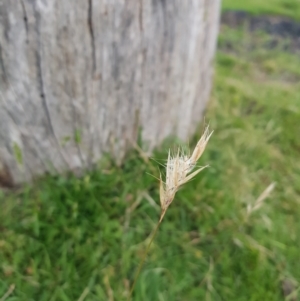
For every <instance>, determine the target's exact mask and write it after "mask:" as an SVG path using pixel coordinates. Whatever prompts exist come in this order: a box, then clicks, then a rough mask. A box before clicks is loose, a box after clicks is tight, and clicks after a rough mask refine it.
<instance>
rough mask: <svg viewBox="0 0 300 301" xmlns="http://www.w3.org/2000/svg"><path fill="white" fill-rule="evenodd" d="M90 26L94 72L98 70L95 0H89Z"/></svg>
mask: <svg viewBox="0 0 300 301" xmlns="http://www.w3.org/2000/svg"><path fill="white" fill-rule="evenodd" d="M88 3H89V4H88V26H89V32H90V37H91V46H92V60H93V74H94V73H95V71H96V49H95V36H94V27H93V0H88Z"/></svg>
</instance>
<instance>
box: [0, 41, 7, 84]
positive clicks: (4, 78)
mask: <svg viewBox="0 0 300 301" xmlns="http://www.w3.org/2000/svg"><path fill="white" fill-rule="evenodd" d="M0 68H1V70H2V76H1V77H2V78H1V79H2V81H3V82H4V83H5V84H7V80H8V78H7V74H6V69H5V65H4V59H3V55H2V46H1V44H0Z"/></svg>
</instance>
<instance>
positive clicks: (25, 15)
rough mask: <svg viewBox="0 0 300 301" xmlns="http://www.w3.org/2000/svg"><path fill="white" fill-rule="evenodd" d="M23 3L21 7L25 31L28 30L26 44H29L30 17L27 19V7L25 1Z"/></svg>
mask: <svg viewBox="0 0 300 301" xmlns="http://www.w3.org/2000/svg"><path fill="white" fill-rule="evenodd" d="M20 2H21V6H22V10H23V16H24V17H23V20H24V23H25V30H26V44H28V17H27V12H26V7H25V3H24V0H20Z"/></svg>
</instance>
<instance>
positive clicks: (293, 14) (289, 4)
mask: <svg viewBox="0 0 300 301" xmlns="http://www.w3.org/2000/svg"><path fill="white" fill-rule="evenodd" d="M222 8H223V10H225V11H226V10H242V11H247V12H249V13H252V14H255V15H262V14H265V15H274V16H276V15H277V16H286V17H290V18H293V19H295V20H300V1H299V0H267V1H261V0H244V1H243V0H223V1H222Z"/></svg>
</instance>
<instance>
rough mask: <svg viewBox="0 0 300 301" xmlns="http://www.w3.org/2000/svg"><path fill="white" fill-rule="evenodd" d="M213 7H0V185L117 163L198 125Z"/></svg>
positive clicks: (213, 3)
mask: <svg viewBox="0 0 300 301" xmlns="http://www.w3.org/2000/svg"><path fill="white" fill-rule="evenodd" d="M219 14H220V0H187V1H182V0H170V1H169V0H168V1H167V0H127V1H125V0H114V1H110V0H106V1H105V0H63V1H61V0H15V1H11V0H0V91H1V93H0V181H1V178H2V182H3V181H4V182H5V181H8V182H11V183H12V184H16V183H21V182H24V181H30V180H31V179H32V178H33V177H34V176H37V175H41V174H44V173H47V172H48V173H60V172H63V171H66V170H84V169H85V168H88V167H91V166H93V164H94V163H95V162H97V160H99V158H100V157H101V154H103V152H110V153H111V154H112V155H113V156H114V157H115V158H116V159H118V160H120V159H122V157H123V156H124V153H125V152H126V150H127V149H128V148H129V147H130V146H131V145H132V142H133V141H135V139H136V136H137V131H138V129H139V128H141V129H142V138H143V140H144V141H145V143H146V144H147V145H148V147H149V149H152V148H153V147H154V146H156V145H158V144H159V143H160V142H161V141H162V140H163V139H164V138H165V137H167V136H169V135H171V134H176V135H178V136H179V137H180V138H182V139H187V138H188V136H189V135H190V134H191V133H193V131H194V130H195V127H196V125H197V124H198V123H199V121H200V120H201V115H202V112H203V109H204V108H205V104H206V102H207V100H208V97H209V92H210V89H211V82H212V69H213V68H212V61H213V57H214V53H215V48H216V39H217V33H218V27H219Z"/></svg>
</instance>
